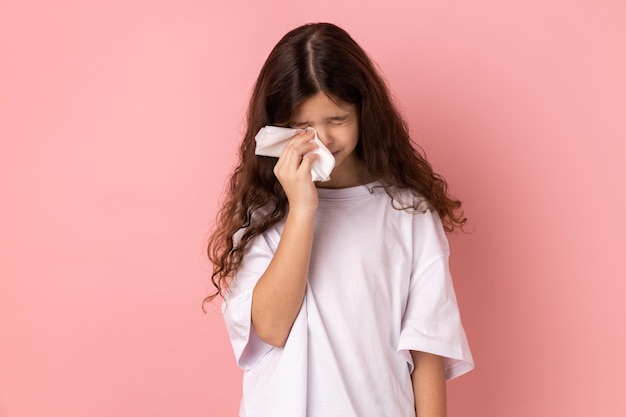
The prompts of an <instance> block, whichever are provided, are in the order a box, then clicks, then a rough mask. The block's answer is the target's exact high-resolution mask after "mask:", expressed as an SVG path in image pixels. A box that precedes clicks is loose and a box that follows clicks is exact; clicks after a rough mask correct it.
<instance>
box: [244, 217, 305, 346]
mask: <svg viewBox="0 0 626 417" xmlns="http://www.w3.org/2000/svg"><path fill="white" fill-rule="evenodd" d="M314 216H315V212H314V211H290V212H289V214H288V215H287V218H286V220H285V228H284V230H283V234H282V236H281V239H280V242H279V244H278V247H277V249H276V253H275V254H274V257H273V259H272V261H271V262H270V264H269V266H268V268H267V270H266V271H265V273H264V274H263V275H262V276H261V278H260V279H259V281H258V283H257V284H256V286H255V288H254V291H253V295H252V324H253V326H254V328H255V331H256V333H257V335H258V336H259V337H260V338H261V340H263V341H264V342H266V343H268V344H270V345H273V346H283V345H284V344H285V342H286V340H287V337H288V336H289V332H290V330H291V326H292V325H293V322H294V321H295V319H296V316H297V315H298V312H299V311H300V307H301V306H302V300H303V299H304V293H305V291H306V279H307V275H308V271H309V261H310V258H311V246H312V243H313V225H314Z"/></svg>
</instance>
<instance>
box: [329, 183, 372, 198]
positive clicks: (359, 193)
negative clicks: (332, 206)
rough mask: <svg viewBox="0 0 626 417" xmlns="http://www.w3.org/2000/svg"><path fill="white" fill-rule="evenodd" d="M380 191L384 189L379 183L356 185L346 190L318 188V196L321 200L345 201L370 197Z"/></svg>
mask: <svg viewBox="0 0 626 417" xmlns="http://www.w3.org/2000/svg"><path fill="white" fill-rule="evenodd" d="M378 189H382V185H381V184H380V182H379V181H374V182H370V183H368V184H362V185H355V186H354V187H346V188H318V189H317V195H318V197H319V199H320V200H344V199H349V198H362V197H369V196H371V195H372V194H374V193H375V192H376V191H377V190H378Z"/></svg>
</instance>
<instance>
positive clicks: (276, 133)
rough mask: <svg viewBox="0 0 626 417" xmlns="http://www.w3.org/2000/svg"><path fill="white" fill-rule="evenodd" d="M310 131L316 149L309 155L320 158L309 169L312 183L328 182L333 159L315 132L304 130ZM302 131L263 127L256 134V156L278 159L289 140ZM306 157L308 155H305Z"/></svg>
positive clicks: (333, 162) (333, 163)
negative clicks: (312, 134) (315, 155)
mask: <svg viewBox="0 0 626 417" xmlns="http://www.w3.org/2000/svg"><path fill="white" fill-rule="evenodd" d="M309 129H311V130H312V131H313V133H315V136H314V137H313V139H312V141H313V142H315V143H317V145H318V147H317V149H314V150H312V151H311V152H309V153H311V154H318V155H319V156H320V157H319V159H318V160H317V161H315V162H313V166H312V167H311V177H312V178H313V181H322V182H324V181H328V180H330V173H331V171H332V170H333V168H334V167H335V158H334V157H333V154H332V153H330V151H329V150H328V148H327V147H326V146H324V144H323V143H322V141H321V140H319V138H318V137H317V132H316V131H315V129H313V128H312V127H307V128H306V130H309ZM301 131H302V129H290V128H287V127H278V126H265V127H264V128H261V130H259V133H257V134H256V136H255V138H254V139H255V140H256V149H255V152H254V153H255V154H256V155H262V156H273V157H279V156H280V154H281V153H282V152H283V149H284V148H285V146H287V143H289V140H290V139H291V138H292V137H293V136H294V135H295V134H297V133H298V132H301ZM307 155H308V154H307Z"/></svg>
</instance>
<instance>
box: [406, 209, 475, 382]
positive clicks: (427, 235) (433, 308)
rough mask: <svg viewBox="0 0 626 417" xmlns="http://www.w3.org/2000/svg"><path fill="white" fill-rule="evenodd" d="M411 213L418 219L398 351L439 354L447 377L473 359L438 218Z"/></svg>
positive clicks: (463, 369)
mask: <svg viewBox="0 0 626 417" xmlns="http://www.w3.org/2000/svg"><path fill="white" fill-rule="evenodd" d="M415 216H422V218H420V219H419V221H418V222H416V223H417V224H416V225H415V227H416V230H415V231H414V233H415V239H416V243H415V248H414V250H415V253H414V255H413V256H414V259H413V268H412V274H411V278H410V283H409V293H408V297H407V304H406V309H405V311H404V315H403V319H402V324H401V331H400V339H399V344H398V350H406V351H409V350H415V351H422V352H427V353H432V354H436V355H440V356H443V357H444V358H445V368H446V379H448V380H449V379H452V378H455V377H457V376H460V375H462V374H464V373H466V372H469V371H470V370H472V369H473V368H474V361H473V358H472V354H471V352H470V349H469V344H468V342H467V337H466V335H465V331H464V329H463V325H462V323H461V316H460V312H459V308H458V304H457V300H456V295H455V292H454V287H453V283H452V277H451V274H450V268H449V264H448V257H449V249H448V243H447V239H446V237H445V233H444V231H443V227H442V225H441V221H440V220H439V218H438V217H437V216H436V215H435V214H432V213H425V214H416V215H415ZM409 356H410V355H409ZM411 370H412V369H411Z"/></svg>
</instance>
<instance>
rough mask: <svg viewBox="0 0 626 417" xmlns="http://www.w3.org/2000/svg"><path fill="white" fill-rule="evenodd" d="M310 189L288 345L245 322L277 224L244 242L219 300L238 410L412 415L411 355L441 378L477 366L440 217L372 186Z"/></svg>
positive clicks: (297, 415)
mask: <svg viewBox="0 0 626 417" xmlns="http://www.w3.org/2000/svg"><path fill="white" fill-rule="evenodd" d="M318 194H319V207H318V210H317V213H316V218H315V230H314V238H313V249H312V253H311V263H310V268H309V276H308V280H307V289H306V294H305V297H304V302H303V303H302V307H301V309H300V312H299V313H298V316H297V318H296V320H295V322H294V324H293V327H292V329H291V332H290V334H289V337H288V339H287V342H286V344H285V346H284V347H283V348H276V347H272V346H270V345H268V344H266V343H264V342H262V341H261V340H260V339H259V338H258V336H257V335H256V334H255V332H254V328H253V327H252V326H251V302H252V290H253V288H254V286H255V284H256V282H257V280H258V279H259V278H260V277H261V275H262V274H263V273H264V272H265V270H266V268H267V266H268V265H269V263H270V260H271V259H272V256H273V255H274V253H275V252H276V248H277V246H278V242H279V240H280V236H281V233H282V231H283V227H284V220H283V221H282V222H280V223H278V224H277V225H275V226H274V227H272V228H270V229H268V230H267V231H266V232H265V233H263V234H262V235H261V236H258V237H256V238H255V239H254V240H253V241H252V242H251V244H250V247H249V248H248V249H247V251H246V254H245V256H244V260H243V262H242V264H241V266H240V268H239V269H238V271H237V273H236V276H235V278H234V280H233V282H232V283H231V291H230V293H229V294H228V295H227V296H226V299H225V301H224V303H223V312H224V319H225V322H226V326H227V329H228V333H229V336H230V339H231V342H232V345H233V349H234V352H235V356H236V359H237V363H238V364H239V366H240V367H241V368H242V369H244V377H243V398H242V401H241V409H240V416H246V417H334V416H337V417H351V416H354V417H367V416H372V417H414V416H415V411H414V399H413V387H412V384H411V377H410V372H412V369H413V364H412V360H411V355H410V353H409V350H417V351H423V352H429V353H434V354H437V355H441V356H444V357H445V358H446V359H445V365H446V378H447V379H451V378H454V377H456V376H459V375H461V374H463V373H465V372H468V371H469V370H471V369H472V368H473V367H474V364H473V360H472V355H471V353H470V350H469V346H468V343H467V338H466V336H465V332H464V330H463V327H462V324H461V319H460V315H459V310H458V307H457V302H456V296H455V293H454V288H453V285H452V280H451V277H450V271H449V268H448V255H449V248H448V241H447V239H446V236H445V234H444V231H443V227H442V224H441V220H440V218H439V216H438V215H437V214H436V213H434V212H432V211H430V210H425V211H415V210H409V211H407V210H398V209H396V208H394V207H393V206H392V200H391V198H390V197H389V196H388V195H387V193H386V192H385V191H384V189H383V188H382V187H380V186H379V184H378V183H373V184H368V185H363V186H358V187H351V188H343V189H336V190H331V189H318ZM403 196H404V197H403V198H405V199H411V200H408V201H413V199H414V198H415V197H413V196H412V195H411V193H409V192H408V191H407V192H405V193H403ZM395 204H396V206H397V205H398V203H395Z"/></svg>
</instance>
